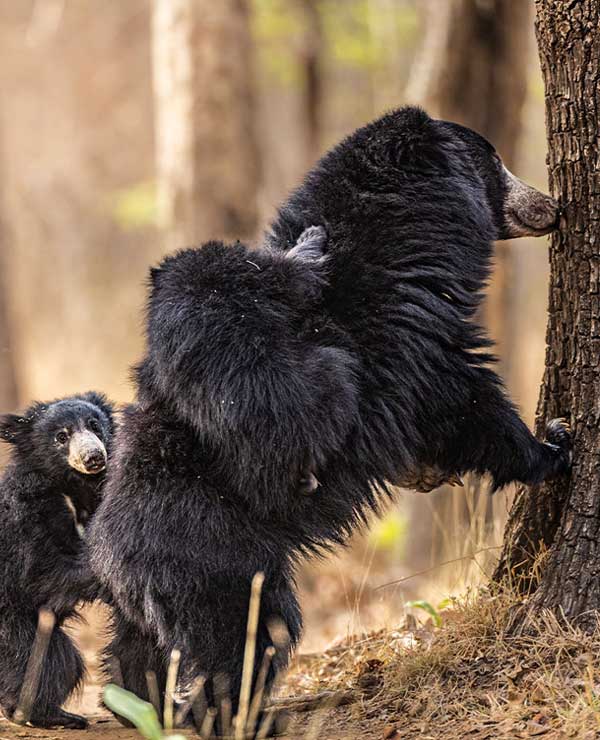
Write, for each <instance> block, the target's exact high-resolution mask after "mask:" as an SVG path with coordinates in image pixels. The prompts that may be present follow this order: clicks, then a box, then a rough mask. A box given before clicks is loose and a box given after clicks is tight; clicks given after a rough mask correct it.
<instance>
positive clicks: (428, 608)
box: [405, 599, 442, 627]
mask: <svg viewBox="0 0 600 740" xmlns="http://www.w3.org/2000/svg"><path fill="white" fill-rule="evenodd" d="M405 606H407V607H412V608H413V609H422V610H423V611H424V612H427V614H429V616H430V617H431V619H432V620H433V623H434V624H435V626H436V627H441V626H442V617H441V615H440V613H439V611H438V610H437V609H436V608H435V606H433V605H432V604H430V603H429V602H428V601H423V600H422V599H419V600H417V601H407V602H406V604H405Z"/></svg>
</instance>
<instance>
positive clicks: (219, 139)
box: [153, 0, 259, 247]
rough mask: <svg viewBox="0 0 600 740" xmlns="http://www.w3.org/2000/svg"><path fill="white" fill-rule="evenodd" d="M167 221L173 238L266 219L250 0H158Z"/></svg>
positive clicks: (159, 123) (245, 233)
mask: <svg viewBox="0 0 600 740" xmlns="http://www.w3.org/2000/svg"><path fill="white" fill-rule="evenodd" d="M153 68H154V89H155V100H156V116H155V120H156V159H157V172H158V210H159V220H160V222H161V224H162V226H163V227H165V228H166V230H167V233H168V236H169V243H170V245H171V246H179V247H181V246H185V245H186V244H187V245H189V244H193V243H197V242H198V241H203V240H207V239H213V238H222V239H227V240H231V239H238V238H239V239H241V238H251V237H252V236H254V234H255V232H256V228H257V190H258V180H259V158H258V148H257V143H256V136H255V131H254V102H253V88H254V80H253V69H252V56H251V39H250V29H249V11H248V7H247V3H246V0H219V2H215V1H214V0H154V18H153Z"/></svg>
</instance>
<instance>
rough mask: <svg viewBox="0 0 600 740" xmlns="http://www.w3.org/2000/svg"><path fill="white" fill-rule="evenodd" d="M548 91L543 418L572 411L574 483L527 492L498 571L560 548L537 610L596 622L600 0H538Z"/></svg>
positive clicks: (599, 571)
mask: <svg viewBox="0 0 600 740" xmlns="http://www.w3.org/2000/svg"><path fill="white" fill-rule="evenodd" d="M536 9H537V22H536V30H537V38H538V45H539V51H540V59H541V65H542V72H543V76H544V82H545V87H546V125H547V133H548V148H549V159H548V165H549V172H550V188H551V191H552V193H553V194H554V196H555V197H557V198H558V200H559V202H560V204H561V207H562V209H563V213H564V217H563V223H562V226H561V230H560V232H558V233H556V234H555V235H554V236H553V239H552V247H551V251H550V266H551V275H550V292H549V309H548V312H549V317H548V329H547V336H546V339H547V345H548V348H547V353H546V369H545V374H544V380H543V384H542V390H541V395H540V401H539V406H538V415H537V430H538V432H541V430H542V427H543V426H544V423H545V422H546V420H547V419H549V418H551V417H553V416H561V415H564V416H568V417H569V418H570V421H571V425H572V428H573V433H574V465H573V471H572V475H571V477H570V479H569V480H562V481H556V482H555V483H552V484H545V485H542V486H539V487H536V488H532V489H530V490H521V491H520V493H519V496H518V498H517V500H516V502H515V505H514V507H513V510H512V512H511V516H510V520H509V523H508V526H507V530H506V537H505V547H504V553H503V557H502V559H501V562H500V565H499V567H498V571H497V574H496V575H497V577H498V578H500V577H503V576H506V575H508V574H509V572H510V569H511V567H514V566H515V564H519V563H520V567H519V568H518V570H519V571H520V572H524V573H530V567H531V564H532V556H533V555H534V553H535V551H536V550H538V549H539V546H540V543H542V544H543V545H545V546H546V547H548V548H549V552H548V554H547V558H546V561H545V567H544V571H543V575H542V579H541V582H540V585H539V587H538V589H537V591H536V593H535V595H534V597H533V599H532V608H536V607H540V606H544V607H549V608H552V609H554V610H556V611H560V612H561V613H562V614H564V616H565V617H566V618H571V619H573V618H579V619H580V621H581V622H582V624H583V625H584V626H587V627H592V628H593V627H595V625H596V618H595V616H594V614H593V613H590V610H597V609H598V608H599V607H600V577H599V576H600V554H599V547H600V465H599V464H598V461H599V460H600V435H599V434H598V424H599V423H600V412H599V405H598V399H600V371H599V365H600V254H599V249H598V245H599V240H600V237H599V226H600V224H599V221H600V187H599V182H600V181H599V177H598V161H599V157H600V147H599V145H598V130H599V126H600V115H599V111H600V35H599V34H598V28H599V26H600V1H599V0H581V2H577V3H573V2H571V3H565V2H563V0H536Z"/></svg>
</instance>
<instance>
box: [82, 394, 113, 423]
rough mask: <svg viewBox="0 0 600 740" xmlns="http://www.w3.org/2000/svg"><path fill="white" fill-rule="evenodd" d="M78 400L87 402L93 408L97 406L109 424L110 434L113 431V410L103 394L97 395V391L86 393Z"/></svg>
mask: <svg viewBox="0 0 600 740" xmlns="http://www.w3.org/2000/svg"><path fill="white" fill-rule="evenodd" d="M80 398H81V400H82V401H87V402H88V403H92V404H93V405H94V406H97V407H98V408H99V409H100V410H101V411H102V412H103V413H104V414H105V415H106V418H107V419H108V421H109V424H110V431H111V433H112V432H113V431H114V429H113V412H114V409H113V405H112V403H111V402H110V401H109V400H108V398H107V397H106V396H105V395H104V393H99V392H98V391H88V392H87V393H84V394H82V395H81V396H80Z"/></svg>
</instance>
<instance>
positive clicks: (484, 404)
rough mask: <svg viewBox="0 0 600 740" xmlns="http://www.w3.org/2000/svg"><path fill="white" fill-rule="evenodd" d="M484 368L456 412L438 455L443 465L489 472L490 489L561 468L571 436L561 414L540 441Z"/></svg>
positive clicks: (566, 461)
mask: <svg viewBox="0 0 600 740" xmlns="http://www.w3.org/2000/svg"><path fill="white" fill-rule="evenodd" d="M487 372H489V376H487V377H486V376H484V377H483V378H482V382H481V383H480V384H479V385H478V386H477V387H475V388H474V389H473V391H472V393H471V397H470V401H469V404H468V407H467V408H461V409H459V410H457V412H456V422H455V435H454V437H453V439H452V440H450V442H449V444H448V445H447V446H445V450H444V451H443V453H442V455H441V457H442V459H443V465H444V469H447V470H450V471H456V472H458V473H459V474H462V473H465V472H468V471H474V472H477V473H480V474H484V473H490V474H491V476H492V478H493V484H494V488H495V489H497V488H501V487H502V486H504V485H506V484H508V483H511V482H513V481H518V482H520V483H525V484H529V485H532V484H535V483H540V482H541V481H543V480H545V479H547V478H552V477H554V476H557V475H560V474H563V473H566V472H567V471H568V470H569V468H570V465H571V436H570V430H569V426H568V424H567V423H566V421H564V420H562V419H554V420H552V421H551V422H550V423H549V424H548V426H547V428H546V440H545V441H544V442H540V441H539V440H537V439H536V438H535V437H534V436H533V434H532V433H531V432H530V431H529V429H528V428H527V426H526V424H525V423H524V422H523V420H522V419H521V418H520V417H519V415H518V413H517V412H516V410H515V408H514V407H513V405H512V403H511V402H510V401H509V400H508V399H507V397H506V396H505V395H504V393H503V392H502V390H501V388H500V387H499V386H498V385H497V381H496V379H495V376H494V375H493V374H492V373H491V371H487Z"/></svg>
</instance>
